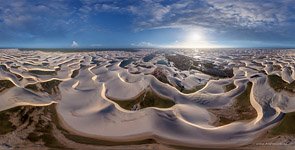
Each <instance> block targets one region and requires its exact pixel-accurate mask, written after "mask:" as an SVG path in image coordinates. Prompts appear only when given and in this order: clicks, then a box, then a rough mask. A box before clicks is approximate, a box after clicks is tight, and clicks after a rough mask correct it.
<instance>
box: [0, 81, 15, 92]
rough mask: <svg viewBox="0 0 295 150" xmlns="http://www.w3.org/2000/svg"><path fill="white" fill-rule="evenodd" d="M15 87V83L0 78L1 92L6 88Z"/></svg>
mask: <svg viewBox="0 0 295 150" xmlns="http://www.w3.org/2000/svg"><path fill="white" fill-rule="evenodd" d="M12 87H14V84H13V83H12V82H11V81H9V80H0V92H2V91H4V90H5V89H9V88H12Z"/></svg>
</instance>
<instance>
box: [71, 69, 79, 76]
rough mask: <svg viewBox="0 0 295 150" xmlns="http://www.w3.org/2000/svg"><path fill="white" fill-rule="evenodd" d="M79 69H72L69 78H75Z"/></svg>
mask: <svg viewBox="0 0 295 150" xmlns="http://www.w3.org/2000/svg"><path fill="white" fill-rule="evenodd" d="M79 72H80V70H79V69H77V70H74V71H73V73H72V75H71V78H75V77H76V76H77V75H78V74H79Z"/></svg>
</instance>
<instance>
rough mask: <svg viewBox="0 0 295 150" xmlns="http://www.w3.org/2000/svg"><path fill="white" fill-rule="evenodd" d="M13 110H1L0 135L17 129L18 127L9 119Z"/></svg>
mask: <svg viewBox="0 0 295 150" xmlns="http://www.w3.org/2000/svg"><path fill="white" fill-rule="evenodd" d="M10 111H11V110H6V111H1V112H0V120H1V121H0V135H3V134H7V133H9V132H12V131H14V130H15V129H16V127H15V126H14V125H13V124H12V123H11V122H10V121H9V119H10V115H9V112H10Z"/></svg>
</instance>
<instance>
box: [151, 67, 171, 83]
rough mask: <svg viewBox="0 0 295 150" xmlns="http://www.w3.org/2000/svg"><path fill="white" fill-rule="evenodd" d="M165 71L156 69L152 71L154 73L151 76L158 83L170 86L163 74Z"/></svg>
mask: <svg viewBox="0 0 295 150" xmlns="http://www.w3.org/2000/svg"><path fill="white" fill-rule="evenodd" d="M164 71H165V70H163V69H162V68H156V69H155V70H154V72H152V75H153V76H154V77H156V78H157V79H158V80H159V81H161V82H163V83H167V84H170V83H169V81H168V79H167V76H166V75H165V73H164Z"/></svg>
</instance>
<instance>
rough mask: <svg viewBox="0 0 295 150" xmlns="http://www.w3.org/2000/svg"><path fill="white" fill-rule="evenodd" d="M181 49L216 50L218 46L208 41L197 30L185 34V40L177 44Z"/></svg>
mask: <svg viewBox="0 0 295 150" xmlns="http://www.w3.org/2000/svg"><path fill="white" fill-rule="evenodd" d="M178 47H182V48H216V47H219V46H218V45H216V44H214V43H213V42H212V41H209V40H208V39H207V37H206V36H205V34H204V33H203V32H202V31H199V30H189V31H187V32H186V33H185V38H184V40H183V41H182V42H179V43H178Z"/></svg>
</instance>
